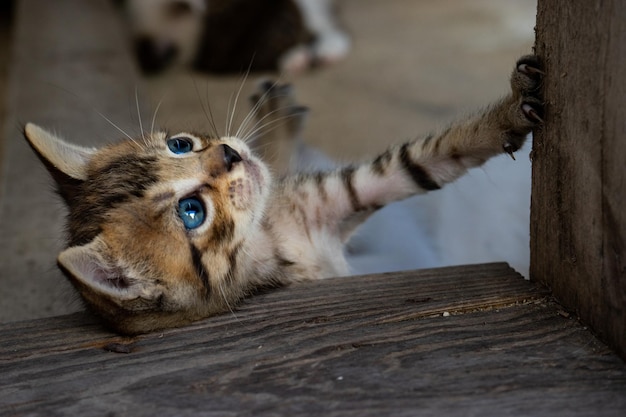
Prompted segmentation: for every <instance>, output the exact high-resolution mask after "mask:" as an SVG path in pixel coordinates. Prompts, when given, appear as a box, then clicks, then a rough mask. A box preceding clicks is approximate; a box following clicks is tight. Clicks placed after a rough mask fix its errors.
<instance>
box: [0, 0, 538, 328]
mask: <svg viewBox="0 0 626 417" xmlns="http://www.w3.org/2000/svg"><path fill="white" fill-rule="evenodd" d="M340 3H341V4H342V6H343V7H342V8H343V17H344V20H345V22H346V25H347V26H348V28H349V30H350V32H351V33H352V35H353V41H354V47H353V50H352V51H351V53H350V55H349V56H348V58H347V59H346V60H345V61H343V62H341V63H339V64H337V65H335V66H333V67H330V68H325V69H321V70H318V71H314V72H311V73H308V74H305V75H302V76H299V77H298V78H296V79H290V80H287V79H286V81H291V82H293V83H294V84H295V86H296V88H297V92H298V97H299V99H300V101H301V102H302V103H304V104H306V105H307V106H309V107H310V108H311V109H312V112H311V115H310V119H309V122H308V126H307V131H306V134H305V139H306V140H307V142H308V143H309V144H311V145H313V146H315V147H317V148H319V149H321V150H323V151H324V152H325V153H327V154H328V155H330V156H332V157H333V158H336V159H339V160H346V161H356V160H359V159H361V158H363V157H365V156H366V155H371V154H372V153H374V152H377V151H381V150H383V149H384V148H385V147H387V146H388V145H389V144H391V143H394V142H398V141H401V140H405V139H409V138H412V137H414V136H416V135H417V134H419V133H425V132H428V131H430V130H433V129H436V128H438V127H441V126H442V125H443V124H445V122H446V121H449V120H451V119H453V118H454V117H455V116H457V115H459V114H462V113H464V112H469V111H471V110H472V109H475V108H476V107H477V106H481V105H484V104H486V103H489V102H490V101H492V100H494V99H496V98H498V97H499V96H501V95H502V94H504V93H505V92H506V89H507V87H508V75H509V73H510V71H511V69H512V68H513V63H514V62H515V60H516V58H517V57H518V56H520V55H522V54H525V53H528V52H530V51H531V46H532V42H533V39H534V32H533V26H534V17H535V7H536V4H535V2H534V1H532V0H474V1H472V2H468V1H464V0H436V1H434V0H386V1H384V2H382V1H377V0H340ZM0 54H2V55H1V56H0V61H3V62H6V61H8V60H9V59H8V53H7V52H6V49H4V48H1V47H0ZM1 74H2V71H1V70H0V75H1ZM269 76H272V77H275V75H271V74H270V75H269ZM256 79H257V77H256V76H255V77H251V78H250V79H248V80H246V82H245V84H244V87H243V95H244V96H247V94H248V93H249V92H250V91H251V90H252V88H253V87H254V84H255V82H256ZM127 81H128V80H125V81H124V82H127ZM240 84H241V80H240V78H239V77H207V76H203V75H200V74H194V75H193V76H189V75H183V76H180V77H177V78H175V79H172V78H169V79H167V80H165V79H162V80H151V81H147V80H144V81H142V82H140V83H139V84H138V87H137V89H138V94H139V95H140V97H141V100H142V102H143V103H145V104H143V105H142V107H143V108H142V110H143V113H144V114H143V117H142V118H143V119H144V120H150V118H151V116H152V112H153V111H154V109H155V108H156V107H157V104H158V103H159V102H160V101H161V100H162V106H161V108H160V110H159V114H158V118H157V121H158V123H159V124H160V125H164V126H167V127H168V128H170V130H176V129H177V128H183V127H184V128H185V129H189V128H190V126H191V127H195V128H198V129H207V126H208V122H207V120H206V117H205V115H204V113H203V111H202V104H201V103H204V104H206V102H207V99H208V101H209V102H210V105H211V108H212V111H213V113H214V116H215V119H216V121H217V122H218V126H219V125H220V124H221V126H224V123H223V122H222V123H220V121H225V120H226V113H227V110H228V109H229V100H230V99H231V97H232V94H233V93H234V92H236V91H237V89H238V88H239V85H240ZM0 86H2V83H1V82H0ZM196 86H199V88H198V89H196ZM61 87H62V88H64V89H66V90H69V91H70V92H73V93H74V94H78V95H80V94H81V92H80V91H75V90H73V88H75V86H73V85H66V86H61ZM198 90H200V91H201V94H198V92H197V91H198ZM128 97H129V98H130V97H132V98H133V99H134V91H129V92H128ZM72 99H73V98H72ZM66 100H70V99H69V98H67V97H66ZM244 102H245V100H244ZM7 105H8V106H11V103H7ZM59 105H63V103H59ZM120 105H123V106H127V107H130V106H129V105H128V103H127V102H124V103H120ZM83 111H85V112H92V111H93V110H92V109H88V108H85V109H83ZM246 111H247V109H246V108H245V105H240V106H239V107H238V108H237V115H238V116H237V117H238V120H241V118H242V117H243V116H245V113H246ZM18 116H19V115H18ZM11 122H13V121H11ZM116 122H120V123H121V124H124V125H125V126H129V125H134V126H135V129H136V130H137V131H138V126H137V123H136V116H135V115H133V114H131V111H130V110H129V111H128V120H121V121H120V120H116ZM61 128H63V127H61ZM4 131H5V132H8V131H10V129H6V130H4ZM67 131H68V135H67V136H68V137H71V134H69V133H71V126H67ZM13 133H15V132H13ZM16 138H17V139H16ZM2 139H3V140H4V141H8V140H19V134H11V133H9V134H7V137H5V138H2ZM0 148H1V147H0ZM528 150H529V148H528V147H527V148H526V149H525V150H524V151H522V152H521V153H520V154H519V157H518V158H517V159H518V160H517V161H516V162H513V161H510V160H509V159H507V158H505V157H499V158H497V159H496V160H494V161H493V162H492V163H489V164H488V165H487V166H486V167H485V168H483V169H479V170H474V171H473V172H472V173H471V174H470V175H469V176H468V177H467V178H465V179H463V181H461V182H459V183H456V184H454V185H452V186H450V187H449V188H448V189H446V190H444V191H442V192H440V193H437V194H433V197H429V198H430V199H431V200H429V201H431V203H429V205H430V207H431V210H432V212H431V217H430V220H429V225H428V228H429V229H430V230H431V232H432V236H433V239H435V241H436V245H437V247H438V248H439V250H440V251H441V253H442V255H441V256H442V262H443V263H445V264H451V263H475V262H486V261H501V260H504V261H508V262H510V263H511V264H512V265H513V266H514V267H515V268H516V269H518V270H519V271H520V272H522V273H526V271H527V268H528V209H529V204H530V200H529V196H530V163H529V161H528V158H527V157H526V155H524V154H527V153H528ZM0 155H2V153H1V152H0ZM10 158H11V155H7V154H6V152H5V154H4V155H3V158H2V165H1V166H0V168H1V170H0V172H2V173H3V174H2V175H0V181H3V183H5V184H6V182H8V181H19V179H18V178H11V177H10V174H11V169H10V164H21V163H22V162H21V161H15V160H11V161H9V159H10ZM29 158H31V159H30V160H29V161H24V162H23V163H24V164H26V163H33V160H34V158H33V157H32V156H29ZM7 162H10V163H9V164H8V163H7ZM7 167H8V168H7ZM48 188H49V186H48V185H47V184H45V183H42V184H41V190H30V189H29V190H27V191H28V193H38V192H46V193H48ZM6 189H8V188H7V187H2V188H0V192H2V190H6ZM48 194H49V199H50V201H53V199H54V196H53V195H52V193H48ZM11 204H19V196H18V195H6V193H5V194H3V195H1V200H0V216H2V215H3V213H4V212H6V211H3V210H5V209H6V207H8V206H9V205H11ZM3 207H4V209H3ZM2 221H5V222H7V221H11V219H6V218H4V219H2ZM51 230H55V233H56V231H57V230H58V227H53V228H51ZM29 233H30V234H29V237H27V239H26V242H28V241H29V239H30V241H31V242H33V244H34V242H36V241H39V240H41V239H60V236H51V235H50V233H48V232H47V231H45V230H36V231H34V232H32V233H31V232H29ZM3 238H5V237H3V236H0V240H1V239H3ZM6 242H9V241H8V240H7V241H6ZM6 242H5V244H4V245H3V246H2V248H3V251H2V253H0V265H2V264H3V263H5V262H8V261H9V260H10V261H11V262H20V259H23V262H24V265H25V268H24V276H13V275H12V276H2V275H0V321H13V320H21V319H30V318H37V317H44V316H50V315H57V314H63V313H67V312H71V311H75V310H77V309H79V308H81V305H80V303H78V302H76V300H75V297H74V296H73V295H72V294H73V292H72V290H71V288H70V287H69V285H68V284H67V283H66V281H65V279H64V278H63V276H62V275H61V274H60V272H58V271H57V270H56V268H55V267H54V258H55V256H56V254H55V253H46V252H45V251H44V252H41V253H40V252H37V253H36V254H34V253H35V252H34V251H32V250H29V246H28V244H26V245H25V246H21V247H19V248H18V247H15V246H13V245H12V244H11V243H10V242H9V243H6ZM0 243H1V242H0ZM33 254H34V255H33ZM20 257H21V258H20ZM27 263H28V265H29V266H28V268H26V264H27ZM33 265H35V267H33ZM0 271H3V269H0ZM33 271H39V272H36V273H33Z"/></svg>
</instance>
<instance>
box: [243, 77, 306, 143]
mask: <svg viewBox="0 0 626 417" xmlns="http://www.w3.org/2000/svg"><path fill="white" fill-rule="evenodd" d="M250 102H251V104H252V110H253V111H254V113H255V116H256V124H255V128H254V130H255V131H256V136H263V135H267V134H268V133H270V132H274V133H280V132H282V133H284V134H285V135H286V136H287V137H289V138H295V137H297V136H298V134H299V133H300V130H301V129H302V126H303V124H304V120H305V118H306V115H307V113H308V108H307V107H305V106H302V105H300V104H299V103H298V102H297V101H296V98H295V93H294V89H293V86H292V85H291V84H278V83H276V82H273V81H269V80H266V81H262V82H260V83H259V84H258V86H257V91H256V92H255V93H254V94H252V96H251V97H250ZM274 136H275V135H274Z"/></svg>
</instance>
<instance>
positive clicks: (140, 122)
mask: <svg viewBox="0 0 626 417" xmlns="http://www.w3.org/2000/svg"><path fill="white" fill-rule="evenodd" d="M135 104H136V106H137V118H138V119H139V131H140V132H141V138H142V139H143V143H144V144H145V145H147V144H148V143H147V142H146V136H145V135H144V133H143V123H142V121H141V112H140V111H139V96H138V94H137V85H136V84H135Z"/></svg>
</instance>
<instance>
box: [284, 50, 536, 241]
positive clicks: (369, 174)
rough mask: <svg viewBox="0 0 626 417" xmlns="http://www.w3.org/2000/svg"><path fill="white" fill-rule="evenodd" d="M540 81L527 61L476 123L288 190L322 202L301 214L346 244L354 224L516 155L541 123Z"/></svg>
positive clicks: (532, 60) (297, 181)
mask: <svg viewBox="0 0 626 417" xmlns="http://www.w3.org/2000/svg"><path fill="white" fill-rule="evenodd" d="M541 75H542V72H541V70H540V65H539V62H538V60H537V58H536V57H533V56H526V57H523V58H522V59H520V60H519V61H518V63H517V65H516V67H515V70H514V71H513V74H512V76H511V90H512V91H511V93H510V94H509V95H508V96H507V97H506V98H504V99H502V100H501V101H499V102H498V103H496V104H494V105H492V106H490V107H488V108H486V109H485V110H483V111H482V112H480V113H477V114H476V115H474V116H473V117H470V118H468V119H466V120H463V121H460V122H457V123H454V124H452V125H450V126H449V127H448V128H447V129H445V130H444V131H442V132H441V133H439V134H436V135H435V134H433V135H428V136H426V137H424V138H421V139H417V140H414V141H412V142H407V143H405V144H403V145H400V146H396V147H392V148H390V149H389V150H387V151H386V152H384V153H383V154H381V155H379V156H378V157H377V158H375V159H374V160H373V161H371V162H370V163H366V164H362V165H358V166H348V167H345V168H343V169H340V170H338V171H335V172H332V173H330V174H318V175H312V176H300V177H297V178H294V179H292V180H290V181H289V182H287V184H286V185H287V188H289V189H290V191H291V192H293V193H298V192H300V194H301V195H302V196H303V197H302V198H307V196H308V195H309V194H310V193H311V192H313V193H315V194H316V195H319V196H321V199H319V200H320V201H322V204H321V205H320V204H315V201H316V199H315V198H311V199H310V201H308V202H302V204H301V206H302V210H303V211H304V212H305V213H307V216H308V217H310V218H312V219H317V218H319V217H320V216H321V215H323V216H324V218H325V219H324V221H322V222H320V221H315V222H316V223H317V224H324V225H325V227H328V225H332V224H334V225H337V227H338V228H339V232H340V234H341V236H342V237H345V238H347V237H348V236H349V232H350V228H352V227H355V226H356V225H357V224H356V223H358V222H354V221H352V220H353V219H355V218H357V219H361V218H365V217H366V216H363V214H364V213H370V212H372V211H374V210H376V209H378V208H380V207H382V206H384V205H386V204H388V203H391V202H393V201H397V200H401V199H404V198H407V197H409V196H411V195H416V194H422V193H425V192H428V191H433V190H437V189H439V188H441V187H442V186H444V185H445V184H447V183H449V182H451V181H454V180H455V179H457V178H458V177H460V176H461V175H463V174H465V173H466V172H467V170H468V169H469V168H472V167H476V166H479V165H482V164H483V163H484V162H486V161H487V160H488V159H489V158H491V157H493V156H495V155H499V154H501V153H503V152H505V153H509V154H511V155H512V153H513V152H514V151H516V150H517V149H519V148H520V147H521V146H522V145H523V143H524V141H525V139H526V136H527V135H528V134H529V133H530V131H531V130H532V128H533V127H535V126H537V125H538V124H540V123H541V121H542V120H541V115H542V104H541V99H540V96H539V87H540V84H541ZM302 190H305V191H306V192H302ZM324 196H326V197H324ZM329 196H332V198H330V197H329ZM324 200H326V201H325V202H324ZM320 213H321V214H320ZM346 222H348V223H349V224H350V228H348V229H346V228H345V227H344V225H345V223H346Z"/></svg>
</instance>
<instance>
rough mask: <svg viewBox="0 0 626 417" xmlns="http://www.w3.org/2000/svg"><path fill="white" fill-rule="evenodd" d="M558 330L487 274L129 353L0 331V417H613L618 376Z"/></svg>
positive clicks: (204, 332) (152, 339)
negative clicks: (165, 416)
mask: <svg viewBox="0 0 626 417" xmlns="http://www.w3.org/2000/svg"><path fill="white" fill-rule="evenodd" d="M490 305H491V307H489V306H490ZM444 311H449V312H451V315H450V316H449V317H444V316H443V314H442V312H444ZM565 316H567V314H565V313H563V312H562V313H561V315H560V314H558V308H557V307H556V306H555V305H554V304H552V303H551V302H550V301H549V299H548V298H547V297H546V293H545V292H544V291H543V290H541V288H538V287H537V286H536V285H534V284H532V283H530V282H528V281H525V280H523V279H522V278H521V277H520V276H519V275H518V274H517V273H515V272H514V271H513V270H511V269H510V268H508V266H506V265H505V264H488V265H473V266H466V267H454V268H443V269H437V270H425V271H416V272H408V273H397V274H384V275H373V276H365V277H347V278H338V279H330V280H326V281H319V282H313V283H307V284H301V285H295V286H292V287H290V288H286V289H283V290H279V291H274V292H270V293H267V294H264V295H260V296H257V297H254V298H252V299H250V300H248V301H247V302H246V303H244V304H243V305H242V306H241V307H240V308H238V309H237V310H236V311H235V312H233V314H225V315H222V316H218V317H214V318H210V319H207V320H204V321H202V322H199V323H196V324H194V325H192V326H189V327H186V328H182V329H174V330H170V331H166V332H163V333H156V334H152V335H144V336H141V337H136V338H120V337H118V336H116V335H114V334H111V333H108V332H106V331H104V330H103V329H101V328H100V327H98V325H97V324H96V323H94V322H93V320H91V319H89V318H88V317H87V316H85V315H84V314H76V315H71V316H64V317H58V318H51V319H43V320H38V321H28V322H22V323H14V324H5V325H1V326H0V332H1V333H2V334H3V338H2V339H1V341H0V414H14V415H22V414H28V415H46V416H50V415H84V416H89V415H103V414H125V415H136V416H144V415H146V416H147V415H150V416H152V415H155V414H157V413H158V414H164V413H165V414H171V415H206V416H228V415H233V416H234V415H238V416H242V415H243V416H246V415H250V416H252V415H254V416H259V415H272V416H277V415H296V414H297V415H311V416H319V415H324V416H348V415H350V416H353V415H354V416H381V415H389V416H408V415H416V413H419V414H422V415H448V416H457V415H458V416H468V415H499V416H506V415H535V416H543V415H550V416H561V415H562V416H578V415H580V416H583V415H596V416H613V415H614V416H621V415H623V414H624V412H625V411H626V366H625V365H624V363H623V362H621V360H620V359H619V358H617V357H616V356H615V355H613V354H611V353H610V351H608V350H607V348H606V347H605V346H604V345H602V344H601V343H599V342H598V341H597V340H596V339H595V338H594V337H593V335H591V333H590V332H589V331H587V330H586V329H585V328H583V327H582V326H581V325H580V324H579V323H578V322H577V321H576V320H575V319H573V318H572V317H569V318H568V317H565ZM116 344H117V345H116ZM110 350H117V351H123V352H128V353H114V352H111V351H110Z"/></svg>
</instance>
